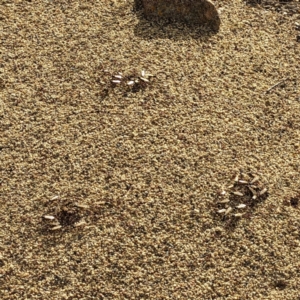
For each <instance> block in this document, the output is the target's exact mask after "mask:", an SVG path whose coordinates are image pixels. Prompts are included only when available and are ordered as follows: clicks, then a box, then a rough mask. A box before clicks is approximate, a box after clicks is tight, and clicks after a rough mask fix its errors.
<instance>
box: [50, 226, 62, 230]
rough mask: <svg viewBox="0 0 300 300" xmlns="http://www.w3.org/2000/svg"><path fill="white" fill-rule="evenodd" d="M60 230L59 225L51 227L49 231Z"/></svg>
mask: <svg viewBox="0 0 300 300" xmlns="http://www.w3.org/2000/svg"><path fill="white" fill-rule="evenodd" d="M61 228H62V226H61V225H57V226H54V227H52V228H51V229H50V230H58V229H61Z"/></svg>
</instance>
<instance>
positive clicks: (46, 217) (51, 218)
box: [44, 215, 55, 221]
mask: <svg viewBox="0 0 300 300" xmlns="http://www.w3.org/2000/svg"><path fill="white" fill-rule="evenodd" d="M44 219H46V220H50V221H53V220H55V217H54V216H50V215H45V216H44Z"/></svg>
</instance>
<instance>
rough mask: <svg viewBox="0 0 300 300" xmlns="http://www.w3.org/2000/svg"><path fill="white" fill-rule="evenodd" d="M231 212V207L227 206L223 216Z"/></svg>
mask: <svg viewBox="0 0 300 300" xmlns="http://www.w3.org/2000/svg"><path fill="white" fill-rule="evenodd" d="M231 211H232V207H231V206H229V207H228V208H227V209H226V211H225V216H226V215H228V214H229V213H230V212H231Z"/></svg>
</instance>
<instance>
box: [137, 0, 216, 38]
mask: <svg viewBox="0 0 300 300" xmlns="http://www.w3.org/2000/svg"><path fill="white" fill-rule="evenodd" d="M133 12H134V13H135V14H136V16H137V17H138V19H139V23H138V24H137V25H136V26H135V29H134V34H135V36H137V37H140V38H142V39H144V40H155V39H169V40H173V41H181V40H187V39H191V38H192V39H201V40H202V41H204V42H205V41H208V40H209V38H210V37H212V36H214V35H215V34H217V33H218V31H219V29H217V30H214V29H212V28H210V27H209V26H208V25H199V24H188V23H186V22H179V21H174V20H170V19H166V18H162V19H157V18H149V17H146V16H145V14H144V13H143V8H142V4H141V0H134V6H133Z"/></svg>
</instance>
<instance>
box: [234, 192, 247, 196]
mask: <svg viewBox="0 0 300 300" xmlns="http://www.w3.org/2000/svg"><path fill="white" fill-rule="evenodd" d="M232 194H234V195H236V196H244V194H243V193H241V192H233V193H232Z"/></svg>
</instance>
